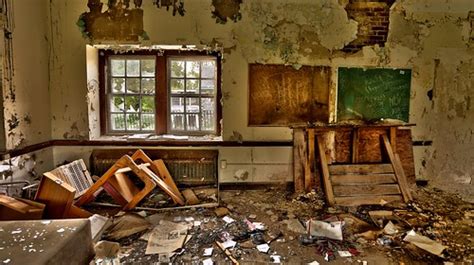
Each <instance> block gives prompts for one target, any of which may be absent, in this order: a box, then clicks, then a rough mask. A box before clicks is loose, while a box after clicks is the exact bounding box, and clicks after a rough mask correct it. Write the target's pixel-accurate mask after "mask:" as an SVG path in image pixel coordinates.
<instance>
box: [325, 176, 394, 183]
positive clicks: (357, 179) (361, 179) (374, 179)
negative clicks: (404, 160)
mask: <svg viewBox="0 0 474 265" xmlns="http://www.w3.org/2000/svg"><path fill="white" fill-rule="evenodd" d="M331 181H332V184H333V185H362V184H390V183H396V181H397V179H396V178H395V175H394V174H368V175H358V174H347V175H331Z"/></svg>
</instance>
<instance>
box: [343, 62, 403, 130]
mask: <svg viewBox="0 0 474 265" xmlns="http://www.w3.org/2000/svg"><path fill="white" fill-rule="evenodd" d="M397 73H398V74H399V75H397ZM411 83H412V70H411V69H407V68H379V67H342V66H341V67H338V69H337V91H336V93H337V99H336V102H335V105H336V106H335V112H336V121H337V123H340V122H342V121H345V120H350V119H361V120H364V121H373V120H379V119H381V118H384V119H398V120H402V121H404V122H409V115H410V96H411ZM390 84H393V86H390ZM344 86H345V87H344ZM354 86H357V88H356V89H354V88H353V87H354ZM372 93H374V96H373V98H374V99H373V100H371V99H370V95H371V94H372ZM351 105H352V106H351ZM349 106H350V108H349ZM348 110H350V111H348ZM351 112H352V113H351ZM343 115H344V116H343Z"/></svg>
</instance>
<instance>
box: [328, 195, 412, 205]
mask: <svg viewBox="0 0 474 265" xmlns="http://www.w3.org/2000/svg"><path fill="white" fill-rule="evenodd" d="M402 200H403V198H402V196H400V195H373V196H359V197H336V198H335V202H336V204H337V205H341V206H359V205H370V204H377V205H379V204H381V202H383V201H385V202H387V203H389V202H394V201H402Z"/></svg>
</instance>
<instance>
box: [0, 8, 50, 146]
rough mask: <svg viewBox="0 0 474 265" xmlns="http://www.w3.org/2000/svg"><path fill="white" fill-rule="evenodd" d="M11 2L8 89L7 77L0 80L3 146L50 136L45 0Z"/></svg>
mask: <svg viewBox="0 0 474 265" xmlns="http://www.w3.org/2000/svg"><path fill="white" fill-rule="evenodd" d="M12 2H13V14H14V25H13V32H12V39H13V58H12V60H13V82H12V89H10V86H9V84H8V80H4V82H3V84H4V87H3V107H4V117H5V118H4V121H5V131H6V140H7V141H6V148H7V149H15V148H20V147H23V146H27V145H32V144H36V143H40V142H44V141H47V140H49V139H51V122H50V102H49V89H48V87H49V70H48V65H49V56H48V54H49V44H48V37H49V33H48V32H49V26H48V25H49V23H48V16H49V14H48V12H49V8H48V6H49V4H48V2H49V1H47V0H35V1H28V0H15V1H12ZM2 41H3V37H2Z"/></svg>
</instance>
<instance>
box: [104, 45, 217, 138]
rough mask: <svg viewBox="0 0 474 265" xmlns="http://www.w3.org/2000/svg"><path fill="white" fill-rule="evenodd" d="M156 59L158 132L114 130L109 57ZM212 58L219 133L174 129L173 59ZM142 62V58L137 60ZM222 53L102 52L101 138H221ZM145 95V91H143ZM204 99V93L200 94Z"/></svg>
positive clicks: (156, 116)
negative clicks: (147, 134)
mask: <svg viewBox="0 0 474 265" xmlns="http://www.w3.org/2000/svg"><path fill="white" fill-rule="evenodd" d="M138 56H139V57H143V58H145V57H148V58H151V57H154V58H155V63H156V65H155V94H154V96H155V130H154V131H153V130H152V131H113V130H112V129H111V119H110V117H111V115H110V113H111V111H110V107H109V104H110V102H109V93H111V91H109V84H108V82H109V80H108V79H109V78H110V75H109V71H110V69H109V68H110V67H109V60H110V59H109V58H111V57H123V58H128V57H130V58H134V57H138ZM193 57H194V58H200V59H203V58H205V57H207V58H212V59H214V60H215V62H216V77H215V78H216V79H215V80H216V84H215V89H216V91H215V95H214V100H215V116H216V117H215V131H175V130H171V125H170V119H171V110H170V107H171V106H170V100H171V91H170V86H169V82H170V80H168V79H171V78H168V77H169V71H170V67H168V66H169V61H170V58H174V59H176V58H178V59H179V58H182V59H183V60H189V59H191V58H193ZM136 59H140V58H136ZM221 85H222V82H221V54H220V53H219V52H218V51H189V50H134V51H127V52H117V51H114V50H110V49H100V50H99V100H100V129H101V135H104V136H108V135H116V136H119V135H131V134H137V133H152V134H155V135H163V134H175V135H189V136H204V135H215V136H220V135H221V122H222V104H221V98H222V92H221ZM140 92H141V91H140ZM198 97H200V94H198Z"/></svg>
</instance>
